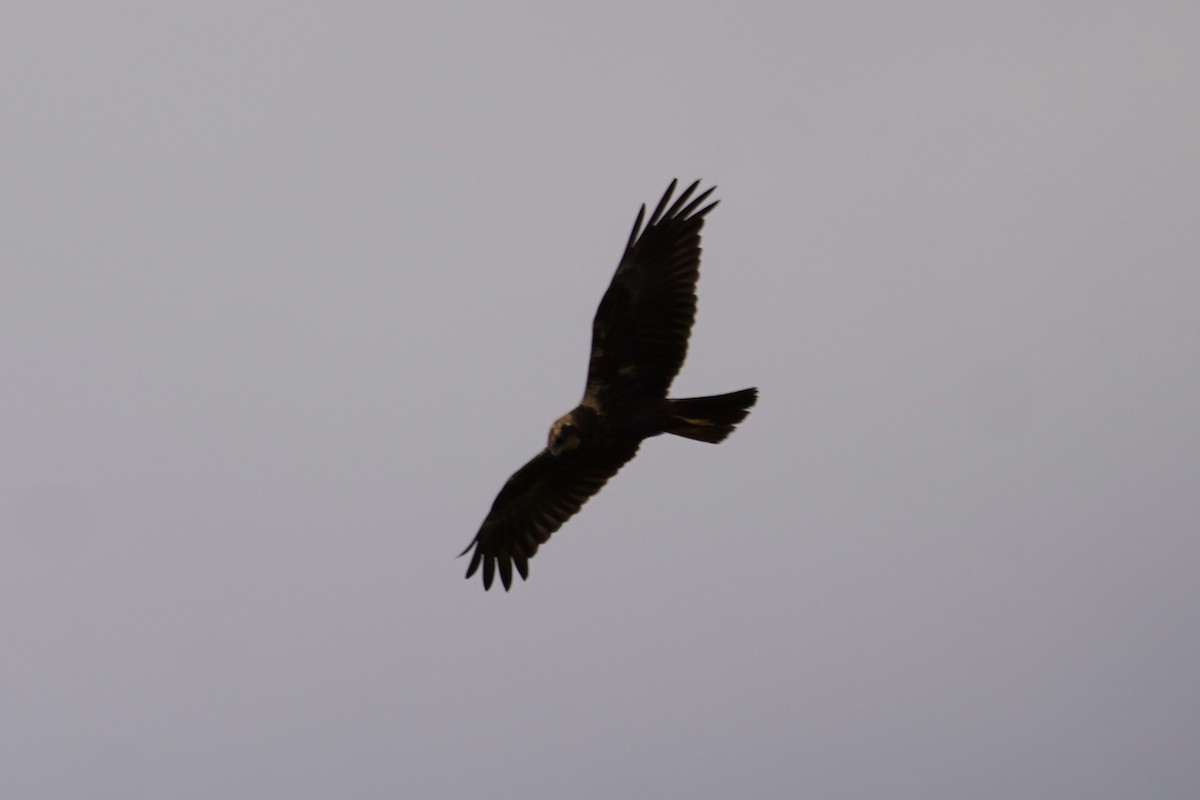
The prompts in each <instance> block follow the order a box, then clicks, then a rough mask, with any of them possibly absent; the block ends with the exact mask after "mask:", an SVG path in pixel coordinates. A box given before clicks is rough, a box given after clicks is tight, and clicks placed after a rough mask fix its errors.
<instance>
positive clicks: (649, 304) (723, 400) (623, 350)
mask: <svg viewBox="0 0 1200 800" xmlns="http://www.w3.org/2000/svg"><path fill="white" fill-rule="evenodd" d="M698 185H699V181H697V182H696V183H693V184H692V185H691V186H689V187H688V188H687V189H686V190H684V192H683V194H682V195H680V196H679V198H678V199H677V200H676V201H675V202H674V203H673V204H671V206H670V208H668V207H667V205H668V203H670V202H671V195H672V194H673V193H674V191H675V182H674V181H672V182H671V185H670V186H669V187H668V188H667V191H666V193H665V194H664V195H663V198H662V200H661V201H659V204H658V206H657V208H656V209H655V211H654V213H653V214H652V215H651V217H650V220H649V222H648V223H647V224H646V228H645V230H642V229H641V228H642V221H643V219H644V217H645V213H646V208H645V206H643V207H642V210H641V212H639V213H638V217H637V221H636V222H634V225H633V231H632V233H631V234H630V236H629V242H628V244H627V245H626V248H625V254H624V256H623V257H622V259H621V263H620V264H619V265H618V266H617V271H616V274H614V275H613V279H612V283H611V284H610V285H609V287H608V290H607V291H606V292H605V293H604V297H603V299H602V300H601V301H600V307H599V309H597V311H596V316H595V319H594V320H593V323H592V350H591V358H590V360H589V362H588V378H587V386H586V388H585V390H584V394H583V399H582V400H581V401H580V403H579V405H578V406H576V407H575V408H574V409H573V410H572V411H569V412H568V413H566V414H564V415H563V416H562V417H559V419H558V420H556V421H555V423H554V424H553V425H552V426H551V428H550V435H549V438H548V442H547V445H546V449H544V450H543V451H542V452H541V453H539V454H538V455H536V456H534V458H533V460H531V461H530V462H529V463H528V464H526V465H525V466H524V467H522V468H521V469H519V470H517V472H516V473H514V474H513V476H512V477H511V478H509V479H508V482H507V483H505V485H504V488H503V489H501V490H500V494H499V495H497V497H496V500H495V502H494V503H493V504H492V508H491V510H490V511H489V512H488V515H487V517H486V518H485V519H484V521H483V525H482V526H481V527H480V529H479V533H478V534H477V535H476V537H475V540H474V541H473V542H472V543H471V545H469V546H468V547H467V550H465V551H463V552H464V555H465V554H466V552H468V551H470V550H471V548H472V547H474V548H475V552H474V553H473V554H472V556H471V563H470V566H469V567H468V568H467V577H468V578H469V577H471V576H472V575H473V574H475V571H476V570H478V569H479V567H480V566H481V565H482V567H483V584H484V587H485V588H491V585H492V581H493V579H494V577H495V572H496V569H497V568H498V569H499V571H500V580H501V582H502V583H503V584H504V588H505V589H508V588H509V587H510V586H511V584H512V573H513V566H514V565H515V566H516V568H517V572H518V573H520V575H521V577H522V578H526V577H528V574H529V559H530V558H531V557H532V556H533V554H534V553H535V552H536V551H537V549H538V546H539V545H541V544H544V543H545V541H546V540H547V539H548V538H549V537H550V534H552V533H554V531H556V530H558V528H559V527H561V526H562V524H563V523H564V522H566V520H567V519H569V518H570V517H571V516H572V515H573V514H575V513H576V512H577V511H578V510H579V509H580V507H581V506H582V505H583V504H584V503H585V502H587V499H588V498H589V497H591V496H592V495H594V494H595V493H596V492H598V491H600V488H601V487H602V486H604V484H605V482H607V481H608V479H609V478H611V477H612V476H613V475H615V474H616V473H617V471H618V470H619V469H620V468H621V467H622V466H623V465H624V464H625V463H626V462H627V461H629V460H630V459H631V458H633V456H634V455H635V454H636V453H637V450H638V447H639V446H640V445H641V443H642V441H643V440H645V439H647V438H649V437H651V436H657V435H659V434H662V433H672V434H675V435H677V436H684V437H686V438H689V439H696V440H698V441H703V442H712V443H716V442H720V441H721V440H723V439H724V438H725V437H726V436H728V435H729V434H730V433H731V432H732V431H733V429H734V426H736V425H737V423H739V422H741V421H742V420H743V419H745V417H746V415H747V414H749V413H750V407H751V406H753V405H754V403H755V401H756V399H757V390H755V389H743V390H741V391H739V392H732V393H730V394H724V395H716V396H712V397H697V398H688V399H670V398H668V397H667V390H668V389H669V388H670V385H671V381H672V380H673V379H674V378H675V375H676V374H677V373H678V372H679V368H680V367H681V366H683V360H684V357H685V356H686V355H687V343H688V336H689V335H690V333H691V329H692V323H693V321H694V320H695V316H696V294H695V290H696V281H697V280H698V278H699V269H700V229H701V227H702V226H703V225H704V217H705V215H706V214H708V212H709V211H711V210H712V209H713V207H714V206H715V205H716V202H712V203H710V204H708V205H707V206H704V207H703V208H701V205H702V204H703V203H704V201H705V200H706V199H707V198H708V196H709V195H710V194H711V193H712V191H713V189H711V188H710V189H708V190H707V191H705V192H703V193H701V194H700V195H698V196H697V197H695V198H694V199H691V201H690V202H689V199H690V198H691V197H692V194H693V193H694V192H695V190H696V188H697V186H698ZM697 209H698V210H697Z"/></svg>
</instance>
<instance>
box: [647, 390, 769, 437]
mask: <svg viewBox="0 0 1200 800" xmlns="http://www.w3.org/2000/svg"><path fill="white" fill-rule="evenodd" d="M757 400H758V389H742V390H741V391H740V392H730V393H729V394H716V395H712V396H711V397H689V398H685V399H682V400H672V401H671V414H670V418H669V421H668V423H667V426H666V432H667V433H673V434H675V435H676V436H683V437H686V438H688V439H695V440H696V441H698V442H709V443H711V444H716V443H717V442H720V441H724V439H725V437H726V436H728V435H729V434H731V433H733V429H734V428H735V427H736V426H737V424H738V423H739V422H741V421H742V420H744V419H745V418H746V416H747V415H748V414H749V413H750V409H751V407H752V406H753V405H754V403H755V402H756V401H757Z"/></svg>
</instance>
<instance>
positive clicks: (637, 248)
mask: <svg viewBox="0 0 1200 800" xmlns="http://www.w3.org/2000/svg"><path fill="white" fill-rule="evenodd" d="M675 183H676V182H675V181H671V185H670V186H668V187H667V191H666V193H664V194H663V197H662V200H660V201H659V203H658V207H657V208H655V209H654V213H653V214H651V215H650V220H649V222H647V223H646V227H645V230H642V222H643V220H644V219H645V216H646V207H645V206H642V209H641V211H639V212H638V216H637V220H636V221H635V222H634V223H633V231H632V232H631V233H630V234H629V242H628V244H627V245H626V246H625V255H624V256H622V258H621V263H620V264H619V265H618V266H617V271H616V273H615V274H614V275H613V279H612V283H610V284H609V287H608V291H606V292H605V293H604V297H603V299H601V301H600V307H599V309H597V311H596V317H595V319H594V321H593V322H592V355H591V360H590V362H589V364H588V380H587V389H586V391H585V393H584V397H585V404H589V405H595V406H600V407H603V405H604V397H605V395H606V394H607V393H608V392H612V391H617V392H630V391H636V393H638V394H649V395H651V396H655V397H665V396H666V393H667V389H668V388H669V387H670V385H671V381H672V380H674V378H675V375H676V373H678V372H679V368H680V367H681V366H683V359H684V356H686V355H687V344H688V336H689V335H690V334H691V330H692V322H693V321H694V320H695V318H696V281H697V279H698V278H699V277H700V228H701V227H703V225H704V216H705V215H706V214H707V213H708V212H709V211H711V210H712V209H713V207H714V206H716V204H717V203H716V201H713V202H712V203H709V204H708V205H704V201H705V200H707V199H708V196H709V195H710V194H712V192H713V189H715V188H716V187H712V188H710V189H708V190H707V191H705V192H702V193H701V194H699V195H697V196H696V197H695V198H693V197H692V195H693V193H695V191H696V188H697V187H698V186H699V185H700V182H699V181H696V182H695V183H693V184H692V185H691V186H689V187H688V188H687V189H686V190H684V192H683V194H681V195H680V196H679V198H678V199H677V200H675V202H674V203H672V202H671V195H672V194H673V193H674V191H675ZM668 206H669V207H668ZM589 401H590V402H589Z"/></svg>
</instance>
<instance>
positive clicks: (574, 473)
mask: <svg viewBox="0 0 1200 800" xmlns="http://www.w3.org/2000/svg"><path fill="white" fill-rule="evenodd" d="M639 444H640V442H632V443H630V444H628V445H626V446H623V447H612V448H594V447H581V448H579V449H578V450H572V451H569V452H566V453H560V454H559V455H557V456H553V455H551V454H550V451H549V450H543V451H542V452H540V453H538V454H537V455H536V456H534V457H533V460H532V461H530V462H529V463H528V464H526V465H525V466H523V467H521V468H520V469H519V470H517V471H516V472H515V473H513V476H512V477H511V478H509V479H508V482H507V483H505V484H504V488H503V489H501V490H500V494H499V495H497V496H496V500H495V502H494V503H492V509H491V511H489V512H488V515H487V518H486V519H484V521H483V525H482V526H480V528H479V533H478V534H476V536H475V541H473V542H471V544H469V545H467V549H466V550H464V551H463V552H462V555H466V554H467V552H468V551H470V549H471V548H472V547H474V548H475V552H474V553H473V554H472V555H471V565H470V566H469V567H467V577H468V578H469V577H471V576H472V575H474V574H475V571H476V570H477V569H479V566H480V564H482V565H483V588H484V589H490V588H492V580H493V579H494V578H495V575H496V566H497V565H499V567H500V581H501V582H502V583H503V584H504V588H505V590H506V591H507V590H508V588H509V586H511V585H512V577H513V565H514V564H515V565H516V567H517V572H519V573H520V574H521V577H522V578H528V577H529V559H531V558H533V554H534V553H536V552H537V549H538V545H541V544H545V542H546V540H547V539H549V538H550V534H552V533H554V532H555V531H556V530H558V529H559V528H561V527H562V524H563V523H564V522H566V521H567V520H568V519H570V518H571V517H572V516H573V515H574V514H575V512H577V511H579V509H580V507H582V506H583V504H584V503H586V502H587V501H588V498H590V497H591V496H592V495H594V494H596V492H598V491H600V489H601V487H603V486H604V484H605V483H607V482H608V479H609V478H611V477H612V476H613V475H616V474H617V470H619V469H620V468H621V467H622V466H624V465H625V463H626V462H627V461H629V459H631V458H633V456H634V454H635V453H637V449H638V445H639Z"/></svg>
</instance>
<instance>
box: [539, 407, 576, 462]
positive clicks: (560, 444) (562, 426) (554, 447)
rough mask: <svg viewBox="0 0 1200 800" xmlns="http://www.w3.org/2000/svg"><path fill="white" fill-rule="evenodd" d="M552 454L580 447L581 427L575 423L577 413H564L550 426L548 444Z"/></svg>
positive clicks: (555, 454)
mask: <svg viewBox="0 0 1200 800" xmlns="http://www.w3.org/2000/svg"><path fill="white" fill-rule="evenodd" d="M546 446H547V447H548V448H549V450H550V455H552V456H557V455H560V454H562V453H565V452H567V451H569V450H574V449H575V448H576V447H579V428H578V427H577V426H576V425H575V415H574V414H573V413H572V414H563V415H562V416H561V417H559V418H558V419H556V420H555V421H554V424H553V425H551V426H550V441H549V442H548V443H547V445H546Z"/></svg>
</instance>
